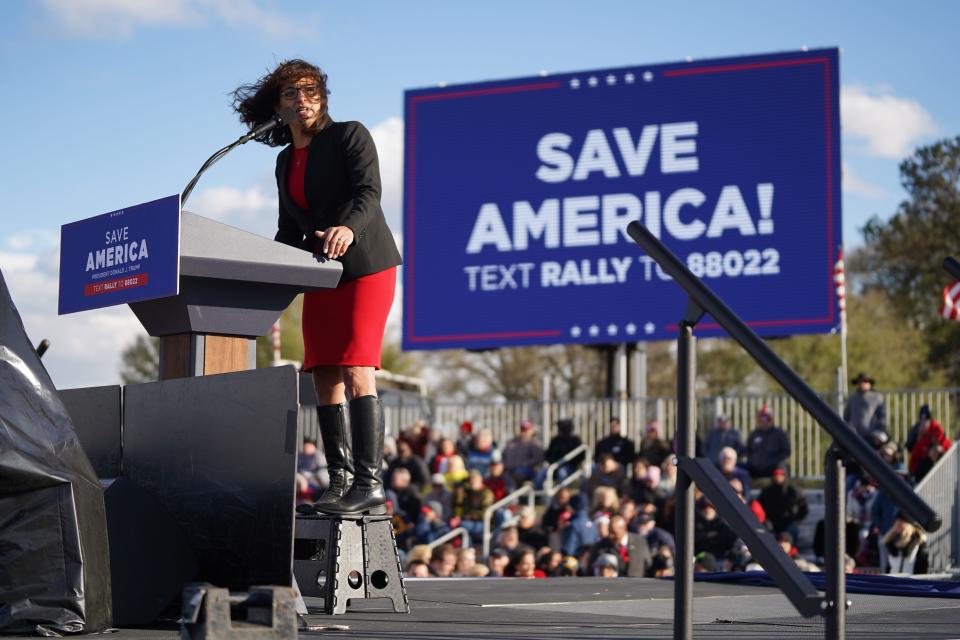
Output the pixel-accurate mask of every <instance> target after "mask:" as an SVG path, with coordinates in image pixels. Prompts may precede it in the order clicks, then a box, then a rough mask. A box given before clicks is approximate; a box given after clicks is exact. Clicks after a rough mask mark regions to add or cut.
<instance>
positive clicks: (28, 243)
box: [4, 229, 59, 251]
mask: <svg viewBox="0 0 960 640" xmlns="http://www.w3.org/2000/svg"><path fill="white" fill-rule="evenodd" d="M58 239H59V234H57V233H56V232H55V231H51V230H50V229H23V230H21V231H18V232H17V233H15V234H13V235H12V236H9V237H7V238H6V239H5V240H4V244H5V245H6V246H7V248H9V249H12V250H14V251H26V250H29V249H33V248H35V247H43V246H49V245H51V244H55V243H56V242H57V240H58Z"/></svg>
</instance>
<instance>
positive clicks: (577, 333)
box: [570, 326, 580, 338]
mask: <svg viewBox="0 0 960 640" xmlns="http://www.w3.org/2000/svg"><path fill="white" fill-rule="evenodd" d="M570 335H571V336H573V337H574V338H579V337H580V327H577V326H574V327H571V328H570Z"/></svg>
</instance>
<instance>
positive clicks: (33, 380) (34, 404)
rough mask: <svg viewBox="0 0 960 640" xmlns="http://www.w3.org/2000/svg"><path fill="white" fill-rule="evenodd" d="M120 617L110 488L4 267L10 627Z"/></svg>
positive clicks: (4, 502)
mask: <svg viewBox="0 0 960 640" xmlns="http://www.w3.org/2000/svg"><path fill="white" fill-rule="evenodd" d="M111 622H112V620H111V611H110V555H109V551H108V545H107V524H106V515H105V510H104V502H103V492H102V490H101V488H100V485H99V483H98V481H97V476H96V474H95V473H94V471H93V467H92V466H91V465H90V461H89V460H88V459H87V456H86V454H85V453H84V451H83V449H82V448H81V446H80V442H79V441H78V440H77V436H76V433H75V432H74V429H73V425H72V423H71V422H70V417H69V415H68V414H67V411H66V409H65V408H64V405H63V403H62V402H61V401H60V398H59V396H58V395H57V392H56V389H55V388H54V386H53V382H52V381H51V380H50V376H49V375H48V374H47V371H46V369H45V368H44V367H43V365H42V364H41V362H40V358H39V357H38V356H37V355H36V352H35V351H34V348H33V346H32V345H31V344H30V341H29V340H28V338H27V335H26V332H25V331H24V328H23V322H22V321H21V320H20V314H19V313H18V312H17V309H16V307H15V306H14V304H13V300H12V299H11V297H10V292H9V290H8V289H7V284H6V281H5V280H4V278H3V274H2V273H0V633H36V634H38V635H47V636H50V635H59V634H64V633H91V632H96V631H101V630H103V629H105V628H107V627H109V626H110V624H111Z"/></svg>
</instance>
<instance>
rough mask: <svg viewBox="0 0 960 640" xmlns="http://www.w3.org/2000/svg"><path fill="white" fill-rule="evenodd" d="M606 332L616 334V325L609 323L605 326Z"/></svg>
mask: <svg viewBox="0 0 960 640" xmlns="http://www.w3.org/2000/svg"><path fill="white" fill-rule="evenodd" d="M607 334H608V335H611V336H615V335H617V325H615V324H611V325H609V326H608V327H607Z"/></svg>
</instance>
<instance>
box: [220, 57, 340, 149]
mask: <svg viewBox="0 0 960 640" xmlns="http://www.w3.org/2000/svg"><path fill="white" fill-rule="evenodd" d="M301 78H310V79H312V80H314V81H316V83H317V86H319V87H320V97H321V99H322V100H321V107H320V109H321V112H320V117H319V118H317V121H316V123H315V124H314V126H313V129H314V130H313V131H308V133H316V132H317V131H319V130H320V129H322V128H323V127H324V126H326V124H327V122H328V121H329V119H330V118H329V116H328V115H327V96H329V95H330V91H329V90H328V89H327V74H325V73H324V72H323V71H321V70H320V68H319V67H316V66H314V65H312V64H310V63H309V62H305V61H304V60H300V59H294V60H285V61H283V62H281V63H280V64H278V65H277V68H276V69H274V70H273V71H271V72H270V73H268V74H267V75H265V76H263V77H262V78H260V79H259V80H257V81H256V82H254V83H253V84H245V85H241V86H239V87H237V89H236V90H235V91H234V92H233V110H234V111H236V112H237V113H238V114H240V122H242V123H243V124H245V125H247V127H249V128H250V130H251V131H252V130H253V129H256V128H257V127H259V126H260V125H262V124H263V123H265V122H267V121H268V120H270V118H272V117H273V114H274V113H276V110H277V104H278V103H279V102H280V89H281V88H283V87H284V86H285V85H288V84H293V83H294V82H296V81H297V80H300V79H301ZM256 140H257V142H262V143H264V144H266V145H269V146H271V147H279V146H282V145H286V144H290V143H291V142H293V136H292V135H291V134H290V127H274V128H273V129H271V130H270V131H268V132H267V133H265V134H263V135H262V136H259V137H257V138H256Z"/></svg>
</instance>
